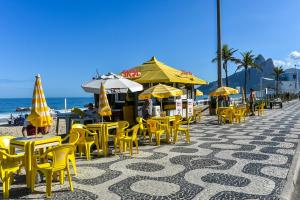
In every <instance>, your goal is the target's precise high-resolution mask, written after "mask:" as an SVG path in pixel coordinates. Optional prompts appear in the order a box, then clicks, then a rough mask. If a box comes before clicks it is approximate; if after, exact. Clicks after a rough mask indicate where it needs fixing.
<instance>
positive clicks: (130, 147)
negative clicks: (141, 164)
mask: <svg viewBox="0 0 300 200" xmlns="http://www.w3.org/2000/svg"><path fill="white" fill-rule="evenodd" d="M132 143H133V142H132V140H131V141H130V142H129V151H130V156H132V146H133V144H132Z"/></svg>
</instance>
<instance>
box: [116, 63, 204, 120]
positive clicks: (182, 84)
mask: <svg viewBox="0 0 300 200" xmlns="http://www.w3.org/2000/svg"><path fill="white" fill-rule="evenodd" d="M122 76H123V77H125V78H127V79H130V80H133V81H135V82H137V83H140V84H142V85H143V87H144V89H148V88H150V87H152V86H154V85H157V84H159V83H162V84H165V85H168V86H172V87H175V88H178V89H181V90H182V91H183V95H181V96H180V97H169V98H167V99H166V98H165V99H163V100H162V102H153V105H154V109H153V111H154V112H153V113H156V114H157V113H158V112H157V109H159V107H160V105H161V104H162V106H163V110H164V111H167V114H168V115H175V114H182V115H183V116H186V115H191V113H190V114H189V113H188V110H191V109H187V107H188V105H193V100H195V97H196V94H195V93H196V92H195V89H194V85H203V84H207V82H206V81H204V80H202V79H200V78H198V77H196V76H194V75H193V74H192V73H191V72H187V71H181V70H178V69H175V68H173V67H170V66H168V65H166V64H164V63H162V62H160V61H158V60H157V59H156V58H155V57H152V58H151V59H150V60H149V61H147V62H145V63H143V64H141V65H139V66H136V67H133V68H131V69H128V70H124V71H123V72H122ZM154 101H155V100H154ZM180 101H181V103H180ZM175 103H176V104H177V105H178V106H179V107H180V105H181V107H182V109H181V112H182V113H178V112H180V109H177V111H176V104H175ZM142 105H143V101H139V103H138V110H140V109H139V108H141V107H142ZM155 105H156V106H155ZM139 115H140V113H139Z"/></svg>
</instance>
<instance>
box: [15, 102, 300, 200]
mask: <svg viewBox="0 0 300 200" xmlns="http://www.w3.org/2000/svg"><path fill="white" fill-rule="evenodd" d="M213 119H215V117H205V119H204V121H203V122H202V123H200V124H197V125H193V126H192V129H191V143H190V144H186V143H185V142H179V143H177V144H176V145H161V146H160V147H155V146H150V145H147V146H141V147H140V153H139V154H138V155H137V156H135V157H133V158H130V157H128V155H125V156H120V155H117V156H110V157H108V158H97V157H94V158H93V159H92V160H90V161H86V160H84V159H78V160H77V163H78V166H77V167H78V176H77V177H73V183H74V186H75V188H76V189H75V192H73V193H72V192H69V188H68V182H67V181H66V183H65V185H63V186H60V185H59V183H54V184H53V199H109V200H114V199H157V200H158V199H185V200H186V199H211V200H216V199H220V200H221V199H222V200H223V199H279V195H280V193H281V192H282V189H283V187H284V185H285V182H286V177H287V174H288V171H289V169H290V166H291V163H292V160H293V155H294V154H295V150H296V147H297V144H298V142H299V134H300V102H298V101H293V102H290V103H288V104H285V105H284V108H283V109H282V110H280V109H274V110H271V111H268V110H267V111H266V112H265V114H264V116H255V117H251V118H247V120H246V123H241V124H233V125H229V124H227V125H222V126H221V125H218V124H216V121H214V120H213ZM19 179H22V177H21V178H19ZM22 182H24V181H23V180H17V182H16V183H15V184H13V189H12V190H11V197H13V198H43V197H44V192H45V187H44V186H43V185H45V184H38V185H37V187H36V190H37V192H36V193H35V194H31V193H30V192H29V191H27V190H26V189H25V185H24V184H22Z"/></svg>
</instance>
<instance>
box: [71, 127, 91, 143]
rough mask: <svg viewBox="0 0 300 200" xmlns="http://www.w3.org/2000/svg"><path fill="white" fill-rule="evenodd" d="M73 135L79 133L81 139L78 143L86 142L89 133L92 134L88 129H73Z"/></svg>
mask: <svg viewBox="0 0 300 200" xmlns="http://www.w3.org/2000/svg"><path fill="white" fill-rule="evenodd" d="M71 132H72V133H77V134H78V136H79V138H78V141H77V142H85V141H86V138H87V137H88V136H89V133H91V132H90V131H89V130H88V129H86V128H72V131H71Z"/></svg>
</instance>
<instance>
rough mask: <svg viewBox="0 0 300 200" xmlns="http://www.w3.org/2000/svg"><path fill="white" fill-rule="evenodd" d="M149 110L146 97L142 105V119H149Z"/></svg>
mask: <svg viewBox="0 0 300 200" xmlns="http://www.w3.org/2000/svg"><path fill="white" fill-rule="evenodd" d="M149 110H150V102H149V100H148V99H146V100H145V102H144V105H143V107H142V116H143V118H144V119H149V118H150V117H151V116H150V112H149Z"/></svg>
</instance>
